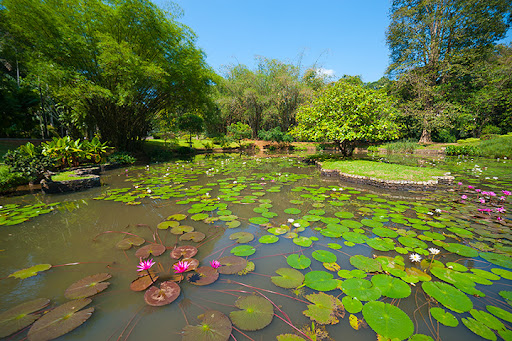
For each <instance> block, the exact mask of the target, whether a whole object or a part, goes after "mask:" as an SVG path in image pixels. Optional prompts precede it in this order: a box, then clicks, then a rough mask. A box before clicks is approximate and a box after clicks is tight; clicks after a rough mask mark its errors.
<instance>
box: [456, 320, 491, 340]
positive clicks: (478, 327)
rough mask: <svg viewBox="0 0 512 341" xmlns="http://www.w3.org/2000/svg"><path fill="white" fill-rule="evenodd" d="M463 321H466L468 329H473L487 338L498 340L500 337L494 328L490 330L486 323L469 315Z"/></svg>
mask: <svg viewBox="0 0 512 341" xmlns="http://www.w3.org/2000/svg"><path fill="white" fill-rule="evenodd" d="M462 323H464V325H465V326H466V327H468V329H469V330H471V331H472V332H473V333H475V334H476V335H478V336H481V337H483V338H484V339H486V340H493V341H496V340H497V339H498V338H497V337H496V334H494V332H493V331H492V330H490V329H489V328H488V327H487V326H486V325H485V324H483V323H482V322H480V321H477V320H475V319H472V318H471V317H468V318H463V319H462Z"/></svg>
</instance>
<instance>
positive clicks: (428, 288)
mask: <svg viewBox="0 0 512 341" xmlns="http://www.w3.org/2000/svg"><path fill="white" fill-rule="evenodd" d="M421 287H422V288H423V290H424V291H425V292H426V293H427V294H429V295H430V296H432V297H433V298H434V299H436V300H437V301H438V302H439V303H441V304H442V305H444V306H445V307H446V308H448V309H451V310H453V311H455V312H457V313H463V312H466V311H469V310H471V308H473V302H471V300H470V299H469V298H468V297H467V296H466V295H465V294H464V293H462V292H461V291H460V290H459V289H457V288H454V287H453V286H451V285H450V284H448V283H443V282H423V283H422V285H421Z"/></svg>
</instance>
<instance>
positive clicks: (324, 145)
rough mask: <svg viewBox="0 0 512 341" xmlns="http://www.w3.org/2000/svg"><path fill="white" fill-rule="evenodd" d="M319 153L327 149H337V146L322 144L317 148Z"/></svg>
mask: <svg viewBox="0 0 512 341" xmlns="http://www.w3.org/2000/svg"><path fill="white" fill-rule="evenodd" d="M315 148H316V150H317V151H321V150H326V149H336V145H335V144H334V143H320V144H317V145H316V146H315Z"/></svg>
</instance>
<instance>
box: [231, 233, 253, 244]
mask: <svg viewBox="0 0 512 341" xmlns="http://www.w3.org/2000/svg"><path fill="white" fill-rule="evenodd" d="M229 239H231V240H236V242H237V243H238V244H245V243H248V242H250V241H251V240H253V239H254V235H253V234H252V233H250V232H235V233H233V234H232V235H230V236H229Z"/></svg>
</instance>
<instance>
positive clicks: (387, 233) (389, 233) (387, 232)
mask: <svg viewBox="0 0 512 341" xmlns="http://www.w3.org/2000/svg"><path fill="white" fill-rule="evenodd" d="M372 232H373V233H374V234H375V235H377V236H379V237H386V238H396V237H398V233H396V231H394V230H391V229H388V228H385V227H375V228H374V229H373V230H372Z"/></svg>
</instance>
